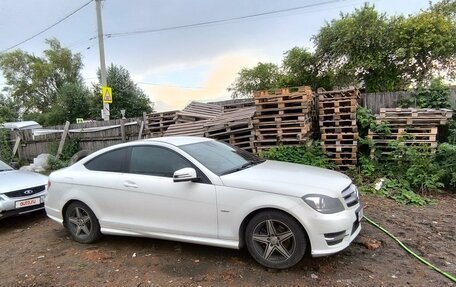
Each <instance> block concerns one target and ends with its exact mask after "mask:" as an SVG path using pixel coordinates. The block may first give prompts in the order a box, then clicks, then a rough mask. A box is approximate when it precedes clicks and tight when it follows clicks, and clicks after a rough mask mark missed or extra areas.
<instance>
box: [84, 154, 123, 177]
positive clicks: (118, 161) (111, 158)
mask: <svg viewBox="0 0 456 287" xmlns="http://www.w3.org/2000/svg"><path fill="white" fill-rule="evenodd" d="M126 151H127V149H126V148H121V149H116V150H113V151H108V152H106V153H104V154H102V155H99V156H97V157H96V158H94V159H92V160H91V161H89V162H88V163H86V164H85V167H86V168H87V169H90V170H96V171H110V172H122V164H123V162H124V160H125V155H126Z"/></svg>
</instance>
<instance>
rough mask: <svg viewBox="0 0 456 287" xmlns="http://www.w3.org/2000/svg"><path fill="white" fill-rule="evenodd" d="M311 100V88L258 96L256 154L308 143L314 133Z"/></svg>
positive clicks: (257, 94) (256, 104)
mask: <svg viewBox="0 0 456 287" xmlns="http://www.w3.org/2000/svg"><path fill="white" fill-rule="evenodd" d="M312 97H313V96H312V90H311V89H310V87H299V88H295V89H293V88H290V89H280V90H274V91H261V92H257V93H255V95H254V100H255V107H256V112H255V116H254V120H253V125H254V130H255V136H256V140H255V150H256V152H260V151H262V150H266V149H269V148H272V147H276V146H278V145H281V144H283V145H301V144H303V143H305V142H306V140H307V138H308V136H309V133H310V130H311V120H310V112H311V108H312V107H311V104H312Z"/></svg>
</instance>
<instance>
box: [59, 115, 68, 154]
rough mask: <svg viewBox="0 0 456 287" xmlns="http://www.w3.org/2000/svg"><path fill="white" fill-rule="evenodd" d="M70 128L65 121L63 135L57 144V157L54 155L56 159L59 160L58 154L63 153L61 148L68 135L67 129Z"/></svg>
mask: <svg viewBox="0 0 456 287" xmlns="http://www.w3.org/2000/svg"><path fill="white" fill-rule="evenodd" d="M69 128H70V122H69V121H67V122H66V123H65V127H64V129H63V134H62V138H61V139H60V144H59V148H58V150H57V155H56V158H57V159H59V157H60V154H61V153H62V151H63V146H64V145H65V139H66V137H67V135H68V129H69Z"/></svg>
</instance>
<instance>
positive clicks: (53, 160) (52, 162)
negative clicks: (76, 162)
mask: <svg viewBox="0 0 456 287" xmlns="http://www.w3.org/2000/svg"><path fill="white" fill-rule="evenodd" d="M48 164H49V169H50V170H58V169H61V168H65V167H67V166H68V165H69V164H68V161H65V160H61V159H57V157H55V156H53V155H50V156H49V158H48Z"/></svg>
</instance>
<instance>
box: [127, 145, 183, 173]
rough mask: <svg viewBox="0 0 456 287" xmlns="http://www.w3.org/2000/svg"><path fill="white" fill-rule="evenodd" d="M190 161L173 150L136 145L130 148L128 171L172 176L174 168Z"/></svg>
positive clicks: (176, 168)
mask: <svg viewBox="0 0 456 287" xmlns="http://www.w3.org/2000/svg"><path fill="white" fill-rule="evenodd" d="M191 166H192V165H191V163H190V162H188V161H187V160H186V159H185V158H183V157H182V156H180V155H179V154H177V153H176V152H174V151H171V150H169V149H166V148H162V147H154V146H136V147H133V148H132V150H131V158H130V168H129V172H130V173H137V174H146V175H155V176H164V177H173V174H174V172H175V171H176V170H178V169H181V168H184V167H191Z"/></svg>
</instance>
